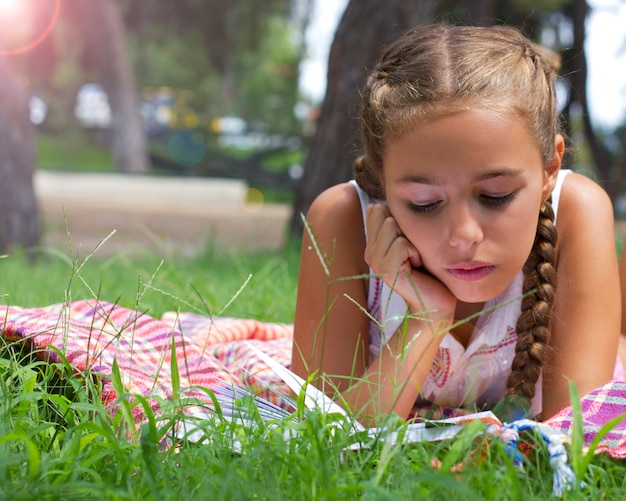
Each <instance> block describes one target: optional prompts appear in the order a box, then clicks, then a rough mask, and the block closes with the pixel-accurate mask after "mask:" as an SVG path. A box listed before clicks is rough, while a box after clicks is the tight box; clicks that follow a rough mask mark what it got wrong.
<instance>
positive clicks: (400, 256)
mask: <svg viewBox="0 0 626 501" xmlns="http://www.w3.org/2000/svg"><path fill="white" fill-rule="evenodd" d="M366 225H367V245H366V247H365V262H366V263H367V264H368V265H369V266H370V268H372V270H373V271H374V273H375V274H376V275H379V276H380V277H381V278H382V280H383V281H384V282H385V283H386V284H387V285H388V286H389V287H391V288H392V289H393V290H394V291H395V292H396V293H398V294H399V295H400V296H402V298H403V299H404V300H405V301H406V302H407V304H408V305H409V309H410V312H411V313H413V314H420V313H421V314H424V312H429V313H428V318H429V319H431V320H446V319H448V320H452V319H454V310H455V308H456V298H455V297H454V295H453V294H452V293H451V292H450V291H449V290H448V288H447V287H446V286H445V285H444V284H443V283H441V282H440V281H439V280H438V279H437V278H435V277H434V276H432V275H431V274H430V273H428V271H427V270H426V269H424V268H423V267H422V259H421V256H420V254H419V252H418V251H417V249H416V248H415V246H414V245H413V244H412V243H411V242H410V241H409V240H408V239H407V238H406V237H405V236H404V234H403V233H402V230H400V227H399V226H398V224H397V223H396V220H395V219H394V218H393V216H392V215H391V212H390V211H389V208H388V207H387V206H385V205H382V204H372V205H370V206H368V208H367V213H366Z"/></svg>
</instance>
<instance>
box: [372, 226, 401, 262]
mask: <svg viewBox="0 0 626 501" xmlns="http://www.w3.org/2000/svg"><path fill="white" fill-rule="evenodd" d="M372 227H373V228H376V232H372V233H369V234H368V238H367V245H366V247H365V261H366V262H367V263H368V264H369V265H370V266H371V267H372V268H374V269H376V268H378V267H379V265H377V264H376V263H381V262H383V261H385V259H386V256H387V253H388V252H389V248H390V247H391V246H392V245H393V244H394V242H395V241H396V240H397V239H398V238H399V237H401V236H402V232H401V231H400V229H399V228H398V225H397V223H396V221H395V220H394V219H393V218H392V217H391V216H388V217H386V218H385V219H384V220H382V221H375V222H374V223H373V224H372Z"/></svg>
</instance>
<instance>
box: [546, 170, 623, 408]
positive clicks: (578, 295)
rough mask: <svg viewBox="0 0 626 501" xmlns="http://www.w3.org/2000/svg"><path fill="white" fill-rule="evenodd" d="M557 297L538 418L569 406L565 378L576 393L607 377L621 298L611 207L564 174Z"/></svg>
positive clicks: (591, 186)
mask: <svg viewBox="0 0 626 501" xmlns="http://www.w3.org/2000/svg"><path fill="white" fill-rule="evenodd" d="M557 230H558V231H559V257H558V271H557V297H556V304H555V307H554V315H553V320H552V328H551V331H552V332H551V341H550V348H551V349H550V351H549V355H548V360H547V363H546V366H545V367H544V371H543V417H544V418H548V417H550V416H552V415H553V414H555V413H556V412H558V411H559V410H561V409H562V408H563V407H565V406H567V405H569V404H570V400H569V390H568V379H571V380H572V381H573V382H574V384H575V385H576V387H577V389H578V392H579V393H580V395H581V396H582V395H584V394H586V393H588V392H589V391H591V390H593V389H595V388H597V387H598V386H601V385H602V384H604V383H606V382H607V381H609V380H610V379H611V376H612V375H613V370H614V367H615V361H616V356H617V342H618V336H619V330H620V321H621V306H620V304H621V298H620V285H619V279H618V267H617V256H616V252H615V237H614V230H613V208H612V206H611V202H610V200H609V198H608V196H607V195H606V193H605V192H604V191H603V190H602V189H601V188H600V187H599V186H598V185H596V184H595V183H594V182H593V181H591V180H589V179H587V178H585V177H584V176H581V175H578V174H570V175H569V176H568V177H567V178H566V180H565V182H564V185H563V190H562V193H561V201H560V204H559V214H558V219H557Z"/></svg>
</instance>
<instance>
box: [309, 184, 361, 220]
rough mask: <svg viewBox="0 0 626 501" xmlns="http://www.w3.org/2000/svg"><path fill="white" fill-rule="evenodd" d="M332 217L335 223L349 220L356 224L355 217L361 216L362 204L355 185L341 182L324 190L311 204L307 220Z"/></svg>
mask: <svg viewBox="0 0 626 501" xmlns="http://www.w3.org/2000/svg"><path fill="white" fill-rule="evenodd" d="M330 217H332V219H333V221H325V222H327V223H334V222H335V221H338V222H339V224H341V223H342V222H344V221H348V222H350V223H352V224H354V221H353V219H354V218H355V217H358V218H359V219H362V218H361V204H360V202H359V196H358V194H357V192H356V189H355V188H354V186H352V185H351V184H350V183H341V184H337V185H335V186H331V187H330V188H328V189H326V190H325V191H323V192H322V193H321V194H320V195H319V196H318V197H317V198H316V199H315V200H314V201H313V204H312V205H311V208H310V209H309V212H308V214H307V220H317V219H326V218H330Z"/></svg>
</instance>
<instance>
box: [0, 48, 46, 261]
mask: <svg viewBox="0 0 626 501" xmlns="http://www.w3.org/2000/svg"><path fill="white" fill-rule="evenodd" d="M34 171H35V130H34V126H33V124H32V123H31V121H30V114H29V110H28V93H27V91H26V88H25V86H24V85H22V81H21V79H20V77H19V76H18V74H17V73H16V72H15V71H14V69H13V67H12V65H11V64H10V61H9V60H8V58H7V57H5V56H2V55H0V253H4V252H7V251H9V250H10V249H12V248H14V247H22V248H29V247H33V246H35V245H37V244H38V242H39V236H40V223H39V211H38V208H37V201H36V198H35V190H34V186H33V174H34Z"/></svg>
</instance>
